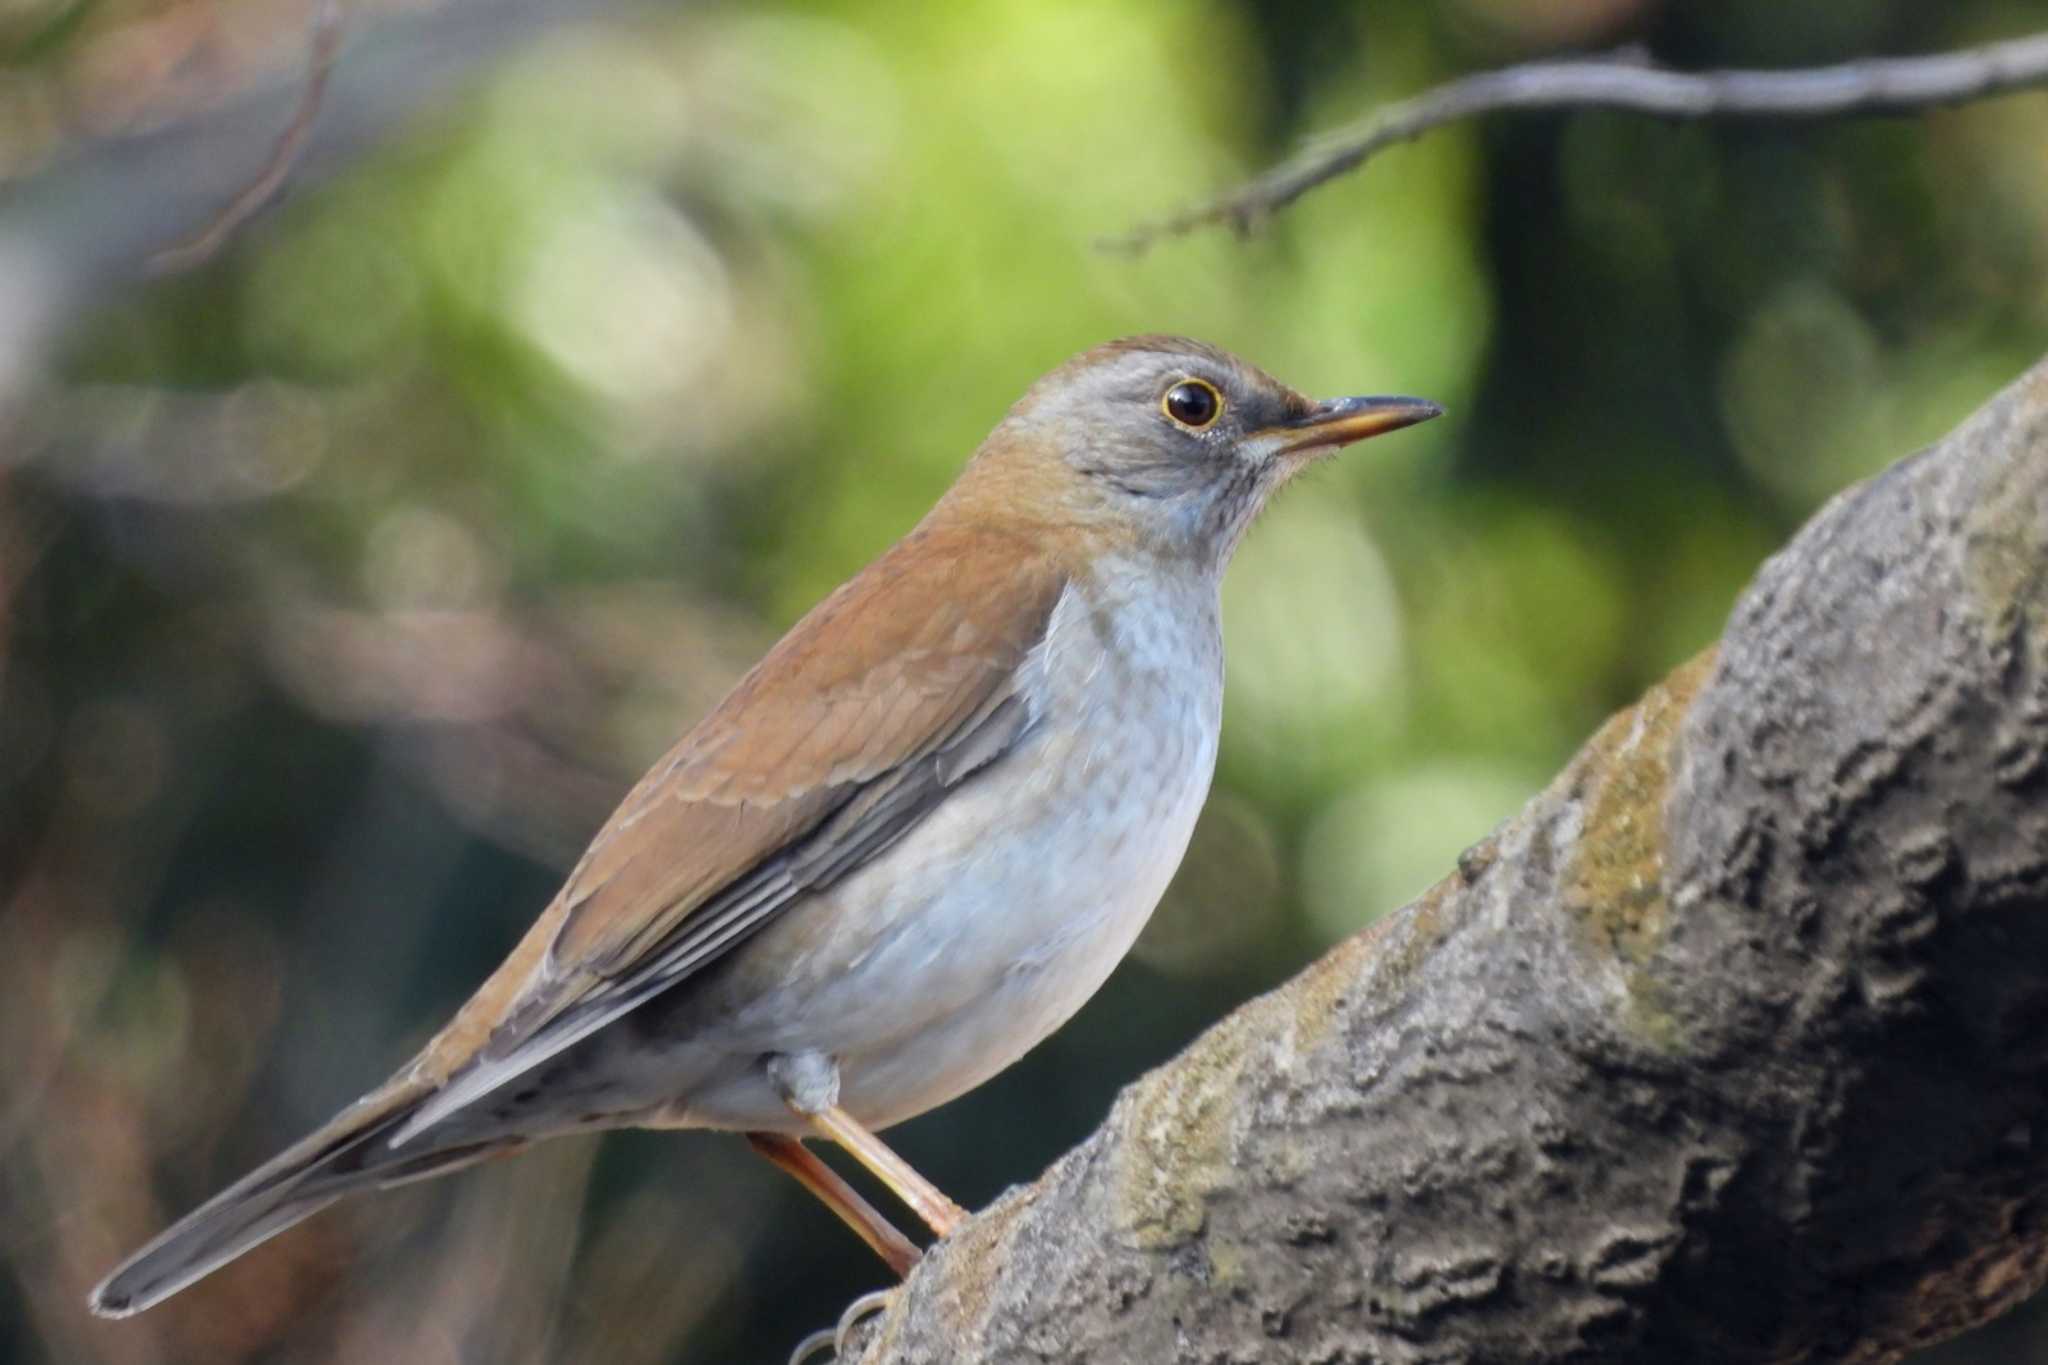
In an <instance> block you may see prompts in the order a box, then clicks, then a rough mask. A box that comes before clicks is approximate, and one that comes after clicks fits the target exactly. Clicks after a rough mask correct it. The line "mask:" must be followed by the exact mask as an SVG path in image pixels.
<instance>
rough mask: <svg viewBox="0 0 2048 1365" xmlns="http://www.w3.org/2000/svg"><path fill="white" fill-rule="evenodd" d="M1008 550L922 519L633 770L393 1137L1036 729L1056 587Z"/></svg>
mask: <svg viewBox="0 0 2048 1365" xmlns="http://www.w3.org/2000/svg"><path fill="white" fill-rule="evenodd" d="M1065 581H1066V580H1065V576H1064V575H1063V573H1062V572H1061V571H1060V569H1059V567H1058V565H1057V564H1056V563H1055V562H1054V561H1053V560H1052V559H1051V558H1050V557H1049V556H1047V555H1045V554H1044V553H1043V552H1042V551H1041V550H1039V549H1038V548H1037V547H1035V546H1033V545H1031V544H1030V543H1028V542H1025V541H1023V540H1021V539H1014V538H1004V539H1002V540H1000V541H996V540H993V539H992V538H991V537H990V536H989V535H987V534H986V533H985V532H981V533H975V534H973V535H971V536H970V535H969V534H967V533H964V532H959V531H950V530H948V529H945V528H921V529H920V530H918V531H916V532H913V533H912V534H911V535H910V536H909V537H907V538H905V539H904V540H903V541H902V542H900V543H899V544H898V545H897V546H896V547H895V548H894V549H892V550H891V551H889V552H888V553H887V554H885V555H884V556H883V557H882V558H880V559H878V560H876V561H875V562H874V563H873V564H871V565H869V566H868V567H867V568H866V569H865V570H863V571H862V572H861V573H860V574H859V575H858V576H856V577H855V578H854V579H853V580H851V581H850V582H848V583H847V584H846V585H845V586H844V587H842V588H840V589H839V590H838V591H837V592H835V593H833V594H832V595H831V596H830V597H828V598H826V599H825V601H823V602H822V603H820V604H819V605H818V606H817V607H816V608H815V609H813V610H812V611H811V613H810V614H809V615H808V616H806V617H804V619H803V620H802V621H800V622H798V623H797V625H796V626H795V628H794V629H792V630H791V631H790V632H789V634H788V635H786V636H784V637H783V638H782V640H781V642H780V643H778V644H777V645H776V646H775V647H774V648H773V649H772V650H770V651H769V652H768V655H767V656H766V657H765V658H764V659H762V661H761V662H760V663H759V664H757V665H756V666H755V667H754V669H753V671H752V672H750V673H749V674H747V676H746V677H745V678H743V679H742V680H741V681H740V683H739V685H738V686H737V687H735V688H734V689H733V690H732V692H731V693H730V694H729V695H728V696H727V697H726V699H725V700H724V701H723V702H721V703H720V704H719V705H718V707H717V708H716V709H715V710H713V711H712V712H711V714H710V715H708V716H706V717H705V718H704V720H703V721H701V722H700V723H699V724H698V725H697V726H696V728H695V729H693V730H691V731H690V732H689V733H688V734H687V735H685V736H684V737H683V739H682V740H681V742H679V743H678V744H677V745H676V746H675V748H674V749H672V750H670V752H669V753H668V755H667V756H666V757H664V758H663V759H662V761H661V762H660V763H659V764H657V765H656V766H655V767H654V769H653V770H652V771H651V772H649V773H648V774H647V776H646V777H644V778H642V779H641V781H640V783H639V785H637V786H636V787H634V789H633V790H632V791H631V792H630V793H629V794H628V795H627V797H626V799H625V801H624V802H623V803H622V804H621V805H620V807H619V809H618V810H617V811H616V812H615V813H614V814H613V816H612V818H611V819H610V820H609V821H607V822H606V824H605V826H604V828H603V829H602V830H601V831H599V833H598V835H597V838H596V839H595V840H594V841H593V842H592V843H591V846H590V849H589V851H587V852H586V853H585V854H584V855H583V858H582V861H581V862H579V863H578V864H577V866H576V869H575V870H574V871H573V872H572V873H570V875H569V880H568V882H567V883H566V884H565V885H564V886H563V888H562V890H561V892H560V894H559V895H557V896H556V898H555V901H554V903H553V904H552V905H550V906H549V908H548V910H547V911H546V913H545V914H543V915H542V916H541V919H540V921H539V922H538V923H536V924H535V925H534V927H533V929H532V931H531V932H529V933H528V934H527V936H526V938H525V939H524V940H523V941H522V942H521V943H520V945H519V946H518V948H516V949H514V950H513V953H512V955H511V956H510V957H509V958H508V959H507V960H506V962H505V964H504V965H503V966H502V967H500V968H499V969H498V971H497V972H496V973H495V974H494V975H493V976H492V977H491V979H490V980H489V981H488V982H486V983H485V984H484V986H483V988H482V989H481V990H479V991H478V992H477V994H476V995H475V996H474V997H473V998H472V999H471V1000H470V1002H469V1003H468V1004H467V1005H465V1006H464V1007H463V1009H462V1011H461V1012H460V1013H459V1014H458V1015H457V1016H456V1018H455V1020H454V1021H453V1022H452V1023H450V1024H449V1026H448V1027H447V1028H446V1029H444V1030H443V1031H442V1033H441V1034H440V1036H438V1037H437V1038H436V1039H435V1040H434V1041H433V1042H432V1043H431V1044H429V1045H428V1048H427V1050H426V1051H425V1052H424V1053H423V1054H422V1055H421V1057H420V1059H419V1061H418V1063H417V1064H416V1066H415V1070H414V1074H415V1075H417V1076H423V1077H425V1078H427V1079H430V1080H432V1081H436V1082H442V1083H444V1084H442V1088H441V1090H440V1092H439V1093H438V1094H437V1095H435V1096H434V1097H433V1098H432V1099H431V1100H429V1101H427V1102H426V1103H425V1104H424V1105H422V1106H421V1108H420V1110H419V1111H418V1112H417V1113H416V1114H415V1115H413V1117H412V1118H411V1119H410V1121H409V1122H408V1123H407V1124H406V1125H405V1126H404V1127H403V1128H401V1129H400V1130H399V1131H398V1133H397V1134H396V1135H395V1136H394V1137H393V1138H392V1140H391V1141H392V1145H394V1146H395V1145H397V1144H399V1143H401V1142H404V1141H406V1140H407V1139H408V1138H410V1137H411V1136H413V1135H414V1134H416V1133H418V1132H419V1131H421V1130H422V1129H424V1128H426V1127H429V1126H431V1125H432V1124H433V1123H435V1122H437V1121H438V1120H440V1119H441V1118H443V1117H445V1116H446V1115H447V1114H450V1113H453V1112H454V1111H455V1110H457V1109H459V1108H461V1107H462V1106H464V1105H466V1104H468V1103H470V1102H471V1101H473V1100H475V1099H476V1098H477V1097H478V1096H480V1095H484V1094H487V1093H489V1092H490V1091H492V1090H494V1089H496V1088H497V1087H498V1086H500V1085H502V1084H504V1083H505V1082H506V1081H509V1080H510V1079H512V1078H513V1077H514V1076H517V1075H519V1074H520V1073H522V1072H524V1071H527V1070H529V1069H530V1068H532V1067H534V1066H536V1065H538V1064H539V1063H541V1062H543V1061H545V1060H546V1059H547V1058H549V1057H551V1056H553V1055H554V1054H556V1053H557V1052H560V1051H561V1050H562V1049H563V1048H565V1047H568V1046H570V1045H571V1044H573V1043H575V1042H576V1041H577V1040H579V1039H581V1038H583V1037H585V1036H587V1035H588V1034H590V1033H591V1032H594V1031H595V1030H596V1029H598V1028H602V1027H603V1026H604V1025H605V1024H607V1023H609V1022H611V1021H612V1020H613V1019H616V1018H618V1017H619V1016H620V1015H621V1014H624V1013H625V1012H626V1011H628V1010H630V1009H632V1008H634V1007H635V1006H637V1005H639V1004H641V1003H643V1002H644V1001H646V1000H648V999H649V998H651V997H652V996H654V995H656V994H659V993H660V992H661V991H663V990H666V989H668V988H669V987H670V986H673V985H674V984H675V983H676V982H677V981H679V980H681V979H682V978H683V977H685V976H687V975H689V974H690V973H691V972H692V971H695V970H697V969H698V968H700V967H701V966H703V965H704V964H705V963H707V962H710V961H712V960H715V959H716V958H717V957H718V956H719V955H720V954H721V953H724V952H726V951H728V950H730V949H731V948H732V947H733V946H734V945H736V944H737V943H739V942H741V941H742V940H743V939H744V938H745V937H746V936H747V935H748V934H750V933H752V932H754V931H755V930H757V929H758V928H760V926H761V925H762V924H764V923H766V922H767V920H768V919H769V918H770V917H771V916H772V915H773V914H774V913H775V912H776V911H777V910H778V909H780V908H781V907H783V906H785V905H787V904H789V903H790V902H791V901H792V900H794V899H796V898H797V897H799V896H801V895H803V894H804V893H805V892H807V891H810V890H815V889H818V888H820V887H823V886H827V885H829V884H830V883H831V882H832V881H834V880H836V879H838V878H839V877H842V876H844V875H846V874H847V873H848V872H850V871H852V870H853V869H855V868H857V867H859V866H860V865H862V864H863V863H865V862H866V861H867V860H869V859H870V858H872V857H874V856H875V855H876V854H877V853H879V852H881V851H882V850H883V849H885V848H887V847H888V846H889V845H890V844H891V843H893V842H894V841H895V840H896V839H898V838H900V837H902V835H903V834H904V833H906V832H907V831H908V830H909V829H910V828H911V827H912V826H914V825H915V824H916V822H917V821H918V820H919V819H921V818H922V817H923V816H924V815H925V814H926V813H927V812H928V811H930V810H931V809H932V808H933V807H934V806H936V805H937V804H938V803H939V801H941V800H943V799H944V796H945V793H946V792H947V791H948V790H950V789H951V788H952V787H953V786H954V785H955V784H956V783H958V782H960V781H961V780H963V779H964V778H965V777H966V776H967V775H968V774H970V773H972V772H973V771H975V770H976V769H978V768H980V767H983V766H985V765H986V764H988V763H990V762H992V761H994V760H995V759H996V758H998V757H1000V756H1001V755H1002V754H1003V753H1004V752H1005V751H1006V750H1008V749H1009V747H1010V746H1011V745H1012V744H1014V743H1015V742H1016V740H1017V738H1018V736H1020V735H1021V734H1022V733H1023V732H1024V730H1025V729H1027V728H1028V726H1029V724H1030V720H1031V717H1030V714H1029V708H1028V706H1027V704H1026V699H1025V698H1024V697H1022V696H1021V695H1020V694H1019V691H1018V687H1019V682H1020V679H1019V674H1020V671H1021V670H1022V669H1023V668H1024V666H1025V664H1026V661H1027V659H1028V657H1029V655H1030V653H1031V651H1032V650H1033V649H1034V648H1035V647H1036V646H1037V645H1038V644H1039V642H1040V641H1041V640H1042V639H1043V638H1044V636H1045V632H1046V628H1047V625H1048V623H1049V621H1050V620H1051V616H1052V611H1053V607H1054V605H1055V604H1056V603H1057V602H1058V600H1059V596H1060V593H1061V591H1062V589H1063V588H1064V586H1065Z"/></svg>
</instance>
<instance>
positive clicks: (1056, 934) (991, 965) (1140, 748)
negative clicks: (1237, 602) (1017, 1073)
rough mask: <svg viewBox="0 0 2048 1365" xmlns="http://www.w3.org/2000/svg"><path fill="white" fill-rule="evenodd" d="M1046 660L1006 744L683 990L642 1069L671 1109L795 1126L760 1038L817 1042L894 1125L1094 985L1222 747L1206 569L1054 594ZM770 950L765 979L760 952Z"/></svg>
mask: <svg viewBox="0 0 2048 1365" xmlns="http://www.w3.org/2000/svg"><path fill="white" fill-rule="evenodd" d="M1105 639H1108V640H1110V641H1112V642H1113V644H1112V647H1109V648H1105V647H1104V642H1105ZM1040 664H1041V670H1042V671H1041V676H1040V678H1039V681H1038V687H1039V695H1038V698H1037V700H1038V702H1039V706H1038V719H1037V723H1036V724H1035V726H1034V727H1033V729H1032V730H1031V732H1030V733H1029V734H1028V736H1027V737H1026V739H1025V740H1024V741H1023V742H1022V743H1021V744H1020V745H1019V746H1018V747H1017V749H1015V750H1013V751H1012V752H1011V753H1010V754H1008V755H1006V756H1005V757H1004V758H1003V759H1001V760H1000V761H998V762H997V763H995V764H993V765H991V767H990V768H988V769H987V770H985V771H984V772H982V773H980V774H977V775H975V776H974V777H973V778H971V779H969V780H968V781H967V782H966V783H964V784H963V785H962V786H961V787H960V788H959V789H958V790H957V791H955V792H954V793H953V794H951V795H949V796H948V797H947V798H946V800H945V801H944V802H943V803H942V804H941V805H940V806H939V807H938V809H937V810H935V811H934V812H933V813H932V814H931V815H930V816H928V817H926V819H925V820H924V821H923V822H922V823H920V824H919V825H918V826H917V827H916V828H915V829H913V830H912V831H911V832H910V833H909V834H908V835H906V836H905V837H904V838H903V840H902V841H901V842H899V843H898V844H897V845H895V846H894V847H893V848H892V849H890V850H889V851H888V852H887V853H886V854H885V855H884V856H883V857H881V858H879V859H877V860H876V862H875V863H873V864H871V865H870V866H868V867H866V868H863V869H862V870H861V871H859V872H857V873H855V874H853V875H852V876H849V877H848V878H846V879H845V880H844V881H842V882H840V883H839V884H837V885H836V886H834V887H833V888H832V889H831V890H830V891H829V892H828V893H826V894H824V895H821V896H818V897H816V898H813V899H811V900H809V901H806V902H803V903H801V904H798V905H795V906H792V907H790V908H789V909H788V910H787V911H785V912H784V914H783V915H782V916H781V917H779V918H778V919H777V921H776V922H775V923H773V924H771V925H770V926H769V927H768V928H766V929H764V930H763V931H762V933H761V934H760V935H759V936H758V937H756V938H755V939H754V940H752V941H751V942H749V943H748V944H747V945H746V946H745V947H744V948H742V949H741V950H740V952H739V953H738V954H735V959H736V960H735V961H734V962H733V963H731V964H730V969H729V970H725V971H719V972H714V973H711V974H710V975H709V976H708V977H707V978H706V979H704V980H703V981H702V983H701V985H700V984H699V983H695V982H691V983H685V984H684V986H683V987H681V988H680V989H679V991H678V995H679V997H683V998H680V999H678V1000H677V1001H676V1008H675V1010H674V1011H673V1013H670V1012H669V1011H666V1010H665V1011H662V1013H663V1014H664V1015H667V1016H668V1021H667V1022H666V1023H664V1025H663V1026H662V1027H661V1029H660V1032H661V1034H662V1035H664V1036H663V1037H662V1038H661V1040H660V1044H659V1048H660V1051H661V1054H662V1055H661V1057H660V1058H659V1060H657V1058H656V1057H655V1056H653V1055H649V1054H642V1061H643V1063H644V1064H646V1065H648V1066H649V1069H650V1070H656V1069H658V1070H659V1072H660V1073H662V1074H661V1076H660V1077H657V1076H655V1075H651V1074H650V1075H646V1076H644V1077H643V1078H642V1079H643V1080H644V1081H645V1082H646V1083H648V1084H649V1085H650V1086H654V1087H657V1088H659V1087H661V1086H664V1085H670V1086H675V1087H676V1088H672V1089H669V1090H668V1092H667V1096H664V1098H667V1097H673V1102H672V1103H671V1105H670V1106H669V1116H670V1118H671V1120H672V1121H683V1122H688V1123H692V1124H697V1125H702V1126H705V1127H731V1128H770V1129H778V1128H780V1129H791V1130H795V1129H798V1128H800V1127H801V1125H800V1124H798V1123H797V1122H796V1121H795V1120H794V1119H793V1118H792V1117H791V1116H790V1115H789V1113H788V1111H787V1110H786V1109H785V1108H784V1107H783V1105H782V1103H781V1101H780V1099H779V1098H778V1097H777V1096H776V1095H775V1094H774V1092H773V1091H772V1090H771V1088H770V1087H769V1086H768V1084H767V1082H766V1080H765V1079H764V1077H763V1076H762V1074H761V1068H760V1059H761V1057H762V1056H763V1055H764V1054H768V1053H775V1052H800V1051H813V1050H814V1051H819V1052H823V1053H826V1054H828V1055H830V1056H832V1057H833V1058H835V1059H836V1060H837V1061H838V1063H839V1068H840V1080H841V1089H840V1102H841V1104H842V1105H843V1106H844V1107H845V1108H846V1109H847V1110H848V1112H850V1113H851V1114H853V1115H854V1117H856V1118H857V1119H860V1120H861V1121H863V1122H865V1123H867V1124H870V1125H872V1126H876V1127H881V1126H886V1125H888V1124H890V1123H894V1122H897V1121H899V1120H901V1119H904V1118H908V1117H910V1116H911V1115H913V1114H917V1113H921V1112H922V1111H924V1110H926V1109H929V1108H932V1107H933V1106H935V1105H939V1104H943V1103H945V1102H946V1101H947V1100H949V1099H952V1098H953V1097H954V1096H956V1095H959V1094H961V1093H962V1092H964V1091H966V1090H969V1089H971V1088H973V1087H974V1086H976V1085H978V1084H980V1083H981V1082H982V1081H984V1080H987V1079H988V1078H989V1077H990V1076H992V1075H994V1074H995V1073H996V1072H998V1071H1000V1070H1002V1069H1003V1068H1004V1067H1006V1066H1008V1065H1009V1064H1010V1063H1012V1062H1014V1061H1016V1060H1017V1058H1019V1057H1021V1056H1022V1055H1023V1054H1024V1053H1025V1052H1026V1051H1028V1050H1029V1049H1030V1048H1031V1047H1032V1046H1034V1045H1035V1044H1037V1043H1038V1042H1039V1041H1040V1040H1042V1039H1043V1038H1044V1037H1045V1036H1046V1035H1047V1034H1049V1033H1051V1032H1052V1031H1053V1030H1054V1029H1056V1028H1058V1027H1059V1026H1060V1024H1062V1023H1064V1022H1065V1021H1066V1020H1067V1019H1068V1018H1069V1017H1070V1016H1072V1014H1073V1013H1074V1011H1076V1010H1077V1009H1079V1008H1080V1007H1081V1005H1082V1004H1083V1003H1084V1002H1085V1001H1086V1000H1087V999H1088V998H1089V996H1091V995H1093V994H1094V993H1095V991H1096V989H1097V988H1098V987H1100V986H1101V985H1102V982H1103V981H1104V979H1105V978H1107V977H1108V975H1109V973H1110V971H1111V969H1112V968H1114V967H1115V966H1116V964H1117V962H1118V961H1119V960H1120V959H1121V958H1122V957H1123V956H1124V954H1125V953H1126V952H1127V951H1128V950H1129V948H1130V946H1131V944H1132V942H1133V941H1134V940H1135V939H1136V938H1137V936H1138V932H1139V930H1140V929H1142V928H1143V927H1144V924H1145V921H1146V919H1147V918H1148V917H1149V916H1150V915H1151V913H1152V910H1153V909H1154V907H1156V906H1157V905H1158V903H1159V899H1160V897H1161V896H1162V895H1163V894H1164V893H1165V890H1166V886H1167V883H1168V882H1169V881H1170V880H1171V879H1172V876H1173V873H1174V870H1175V869H1176V868H1177V867H1178V866H1179V865H1180V860H1181V855H1182V854H1183V853H1184V852H1185V851H1186V849H1187V842H1188V837H1189V835H1190V834H1191V833H1192V831H1193V829H1194V824H1195V817H1196V815H1197V814H1198V813H1199V812H1200V810H1201V807H1202V802H1203V800H1204V798H1205V797H1206V795H1207V793H1208V788H1209V779H1210V775H1211V773H1212V772H1213V771H1214V768H1215V763H1216V740H1217V732H1218V728H1219V724H1220V719H1221V707H1222V659H1221V642H1220V639H1219V637H1218V634H1217V628H1216V615H1215V595H1214V591H1213V588H1209V587H1207V586H1206V585H1205V586H1204V588H1202V589H1198V590H1197V591H1195V592H1193V593H1190V594H1189V595H1188V597H1187V598H1185V599H1183V600H1180V601H1174V602H1161V601H1154V602H1151V603H1149V604H1146V605H1144V606H1143V607H1139V606H1135V605H1131V604H1120V605H1117V606H1114V607H1111V608H1109V609H1106V610H1105V609H1103V608H1101V607H1100V606H1098V607H1097V608H1096V609H1095V610H1094V611H1093V612H1091V611H1089V610H1088V609H1087V608H1086V605H1085V604H1084V603H1081V602H1079V601H1072V602H1070V601H1065V600H1063V601H1062V603H1061V606H1060V608H1059V610H1058V611H1056V612H1055V615H1054V624H1053V627H1052V631H1051V634H1050V636H1049V638H1048V644H1047V647H1046V649H1045V651H1044V653H1043V656H1042V658H1041V660H1040ZM769 962H773V963H774V964H775V973H776V975H775V979H773V980H772V981H771V980H767V979H764V978H763V976H762V975H761V973H760V972H759V971H757V970H755V967H756V966H758V965H761V964H766V963H769ZM635 1069H636V1070H637V1069H638V1068H637V1067H636V1068H635ZM621 1079H623V1078H621ZM636 1088H637V1087H636Z"/></svg>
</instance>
